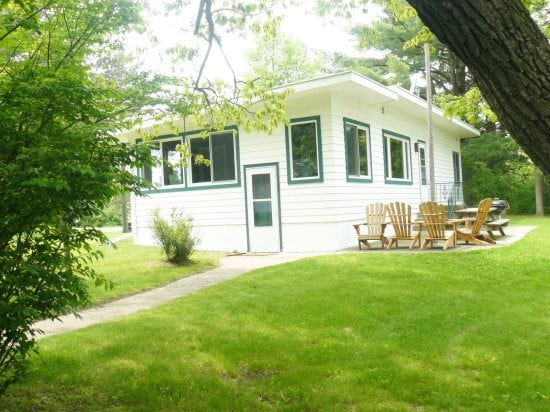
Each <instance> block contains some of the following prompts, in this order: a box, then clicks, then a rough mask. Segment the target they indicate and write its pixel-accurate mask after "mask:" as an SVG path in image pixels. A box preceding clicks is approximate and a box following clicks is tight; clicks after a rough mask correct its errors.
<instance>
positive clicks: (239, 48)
mask: <svg viewBox="0 0 550 412" xmlns="http://www.w3.org/2000/svg"><path fill="white" fill-rule="evenodd" d="M148 3H149V5H150V7H151V12H150V13H148V14H147V17H146V18H147V20H148V22H149V25H150V31H151V32H152V34H153V35H154V36H155V37H156V39H157V42H156V43H150V41H149V40H148V38H146V37H145V36H137V35H136V36H132V37H131V38H130V39H129V43H130V44H131V45H133V47H139V48H140V49H141V50H140V51H139V53H138V54H139V56H140V57H141V60H142V64H143V65H144V66H145V67H146V68H148V69H150V70H154V71H155V72H158V73H163V74H173V72H171V70H170V68H171V66H172V65H171V61H170V60H171V56H170V55H169V54H167V53H166V51H167V50H168V49H169V48H171V47H176V46H177V45H178V44H179V45H182V44H184V45H200V44H201V43H200V42H198V40H197V39H196V38H195V37H194V36H193V33H192V31H193V27H194V21H195V19H196V16H197V11H198V6H199V0H191V1H189V5H188V6H187V7H185V9H183V10H182V12H181V13H179V14H176V12H173V13H170V14H169V15H166V12H165V8H164V6H163V3H164V1H163V0H148ZM313 3H314V0H304V1H301V2H300V6H294V7H292V8H290V9H289V10H288V11H287V12H286V13H285V15H286V17H285V19H284V20H283V23H282V30H283V31H284V32H285V33H287V34H288V35H290V36H292V37H295V38H297V39H299V40H301V41H302V42H303V43H304V44H305V45H306V46H307V47H308V48H310V49H317V50H323V51H328V52H334V51H339V52H343V53H346V54H348V55H355V56H358V55H360V53H359V52H357V51H356V50H355V49H354V39H353V38H352V37H351V36H350V35H349V34H348V33H347V32H346V27H347V26H348V27H349V26H350V25H351V24H350V22H349V21H346V20H345V19H343V18H335V17H327V18H321V17H318V16H316V15H315V14H314V12H313ZM375 15H376V13H372V14H371V15H369V16H365V15H360V16H358V18H357V19H356V21H355V22H359V21H361V20H362V21H367V20H368V19H371V18H374V16H375ZM222 41H223V45H224V51H225V53H226V54H227V56H228V58H229V60H230V62H231V65H232V67H233V69H234V70H235V71H236V72H237V75H243V74H244V73H245V72H246V67H247V58H246V53H247V51H248V50H250V49H252V48H253V47H254V39H253V36H248V37H247V38H243V37H239V36H237V35H234V34H229V35H227V34H224V35H223V37H222ZM204 49H205V47H204V46H203V47H202V49H201V50H202V51H204ZM196 70H197V68H192V67H184V66H182V65H181V64H179V65H176V71H177V73H178V74H183V75H191V74H192V73H193V72H195V71H196ZM227 74H228V68H227V65H226V64H225V62H224V59H223V56H222V55H221V53H220V52H219V50H218V49H217V48H214V49H213V51H212V54H211V57H210V59H209V63H208V66H207V71H206V75H207V76H209V77H226V76H227Z"/></svg>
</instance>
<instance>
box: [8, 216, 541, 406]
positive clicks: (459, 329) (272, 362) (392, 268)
mask: <svg viewBox="0 0 550 412" xmlns="http://www.w3.org/2000/svg"><path fill="white" fill-rule="evenodd" d="M513 222H514V223H516V224H531V225H538V226H539V227H538V229H536V230H534V231H531V232H530V233H529V235H528V236H527V237H526V238H525V239H523V240H521V241H520V242H518V243H516V244H514V245H513V246H510V247H505V248H487V249H483V250H475V251H472V252H468V253H449V252H447V253H443V252H442V253H427V254H423V253H402V254H401V253H370V252H363V253H353V254H345V255H332V256H324V257H318V258H310V259H305V260H301V261H297V262H293V263H288V264H284V265H279V266H275V267H270V268H265V269H262V270H258V271H254V272H250V273H248V274H246V275H243V276H241V277H240V278H238V279H235V280H233V281H230V282H227V283H224V284H221V285H218V286H214V287H211V288H209V289H206V290H203V291H201V292H199V293H196V294H194V295H192V296H189V297H186V298H183V299H180V300H177V301H174V302H172V303H169V304H166V305H163V306H162V307H160V308H157V309H155V310H151V311H147V312H142V313H139V314H136V315H133V316H131V317H128V318H125V319H124V320H120V321H116V322H111V323H108V324H104V325H100V326H96V327H91V328H88V329H86V330H81V331H78V332H74V333H69V334H66V335H63V336H57V337H51V338H47V339H44V340H42V341H40V355H39V356H35V357H34V358H33V359H32V361H31V364H30V373H29V375H28V377H27V378H26V379H25V380H24V381H23V382H21V383H20V384H18V385H16V386H13V387H12V388H11V389H10V390H9V392H8V396H7V397H6V398H5V399H3V400H2V401H0V409H2V408H3V409H5V410H10V411H11V410H14V411H25V410H32V411H36V410H48V411H65V410H66V411H72V410H81V411H88V410H92V411H99V410H107V409H109V410H114V411H127V410H134V411H149V410H155V411H174V410H239V411H240V410H270V409H284V410H300V411H301V410H398V411H402V410H479V411H488V410H490V411H508V410H511V411H526V410H528V411H538V410H539V411H547V410H550V358H549V356H548V348H549V347H550V337H549V331H550V317H549V302H550V295H549V290H550V288H549V286H550V253H548V251H549V250H550V219H549V218H541V219H535V218H514V220H513Z"/></svg>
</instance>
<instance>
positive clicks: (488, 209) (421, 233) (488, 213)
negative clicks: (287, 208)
mask: <svg viewBox="0 0 550 412" xmlns="http://www.w3.org/2000/svg"><path fill="white" fill-rule="evenodd" d="M502 212H503V210H502V209H501V208H498V207H495V206H494V202H493V199H492V198H487V199H483V200H482V201H481V202H480V203H479V205H478V206H477V207H469V208H464V209H459V210H456V211H453V213H452V217H449V214H448V213H447V208H446V206H445V205H442V204H438V203H437V202H433V201H429V202H424V203H422V204H420V206H419V210H418V213H417V215H416V217H414V214H413V210H412V207H411V205H409V204H407V203H405V202H393V203H389V204H383V203H380V202H378V203H373V204H370V205H368V206H367V207H366V219H365V222H363V223H359V224H354V225H353V227H354V229H355V231H356V233H357V240H358V243H359V250H361V246H362V245H365V246H366V247H367V248H370V247H371V244H370V243H369V240H370V241H379V242H380V247H381V248H382V249H384V248H387V249H391V248H392V247H393V246H395V248H398V247H399V241H400V240H402V241H408V242H410V243H409V244H408V248H409V249H414V248H415V247H416V246H417V245H418V247H419V248H420V250H426V249H427V247H428V246H429V245H431V247H432V248H433V247H434V245H436V244H438V242H443V246H442V250H443V251H446V250H447V249H448V248H449V247H450V246H454V247H456V246H457V244H458V242H460V243H461V244H466V245H478V246H484V245H491V244H496V240H495V236H494V233H493V232H494V231H496V230H498V231H499V233H500V235H501V236H506V234H505V233H504V230H503V227H505V226H507V225H508V223H509V222H510V219H504V218H502V217H501V213H502ZM388 228H390V229H393V234H388V233H387V232H386V229H388Z"/></svg>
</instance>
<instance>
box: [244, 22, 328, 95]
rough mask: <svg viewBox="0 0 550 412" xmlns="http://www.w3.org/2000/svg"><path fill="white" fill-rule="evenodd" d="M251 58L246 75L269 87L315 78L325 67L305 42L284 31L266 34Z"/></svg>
mask: <svg viewBox="0 0 550 412" xmlns="http://www.w3.org/2000/svg"><path fill="white" fill-rule="evenodd" d="M249 62H250V73H249V74H248V75H247V76H246V77H248V78H249V79H251V80H253V81H254V82H256V83H257V84H258V85H260V86H265V87H267V88H270V87H275V86H282V85H283V84H288V83H292V82H296V81H300V80H305V79H311V78H312V77H315V76H316V75H318V74H319V73H320V71H321V68H322V65H321V61H320V59H319V58H318V57H316V56H314V55H313V53H312V52H310V51H308V50H307V48H306V46H305V45H304V44H303V43H301V42H300V41H299V40H296V39H293V38H291V37H289V36H287V35H285V34H283V33H270V34H268V35H264V36H262V37H261V38H260V39H259V41H258V42H257V43H256V47H255V49H254V50H252V51H251V52H250V54H249Z"/></svg>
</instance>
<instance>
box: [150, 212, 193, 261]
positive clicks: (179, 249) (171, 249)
mask: <svg viewBox="0 0 550 412" xmlns="http://www.w3.org/2000/svg"><path fill="white" fill-rule="evenodd" d="M152 228H153V235H154V237H155V239H156V240H157V241H158V242H159V243H160V245H161V247H162V249H163V250H164V253H165V254H166V259H167V260H168V262H170V263H174V264H177V265H181V264H183V263H185V262H187V261H188V260H189V256H190V255H191V253H193V251H194V249H195V245H196V244H197V239H196V238H194V237H192V236H191V231H192V229H193V224H192V219H191V217H184V216H182V215H181V214H180V213H178V212H177V211H176V210H175V209H174V210H173V211H172V215H171V221H168V220H166V219H164V218H162V217H161V216H160V213H159V211H158V209H156V210H155V211H154V212H153V227H152Z"/></svg>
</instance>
